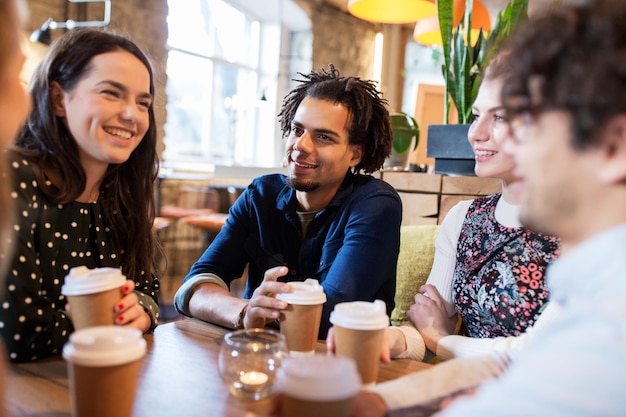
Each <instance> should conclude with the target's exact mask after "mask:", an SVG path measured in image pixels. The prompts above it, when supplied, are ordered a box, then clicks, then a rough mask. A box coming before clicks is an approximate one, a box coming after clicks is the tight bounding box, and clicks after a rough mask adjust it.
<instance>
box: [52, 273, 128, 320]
mask: <svg viewBox="0 0 626 417" xmlns="http://www.w3.org/2000/svg"><path fill="white" fill-rule="evenodd" d="M124 282H126V277H125V276H124V275H123V274H122V272H121V271H120V270H119V269H116V268H95V269H88V268H86V267H84V266H79V267H76V268H72V269H71V270H70V273H69V274H67V276H66V277H65V282H64V283H63V287H62V288H61V292H62V293H63V295H65V297H67V301H68V302H69V304H70V316H71V317H72V323H73V324H74V329H76V330H80V329H84V328H87V327H92V326H109V325H113V324H115V304H116V303H118V302H119V300H120V299H121V297H122V295H121V292H120V288H121V287H122V285H124Z"/></svg>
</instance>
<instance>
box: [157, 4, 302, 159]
mask: <svg viewBox="0 0 626 417" xmlns="http://www.w3.org/2000/svg"><path fill="white" fill-rule="evenodd" d="M285 1H290V0H274V1H268V2H265V1H264V2H253V3H263V7H264V9H266V11H267V9H268V8H270V9H271V4H272V3H275V4H276V9H277V10H278V9H279V7H278V6H280V5H282V4H283V3H284V2H285ZM234 2H235V0H231V1H230V2H228V1H226V0H169V1H168V6H169V14H168V28H169V35H168V48H169V54H168V60H167V97H168V100H167V102H168V103H167V121H166V124H165V139H164V142H165V151H164V154H163V157H164V159H165V162H166V165H168V166H172V167H175V166H176V165H180V164H184V165H185V166H188V164H189V163H194V162H195V163H198V164H200V165H202V164H213V165H226V166H230V165H240V166H258V167H273V166H278V165H279V164H280V160H277V159H278V157H279V155H280V154H282V149H280V150H277V148H279V147H281V146H282V145H281V142H282V141H281V138H280V129H279V127H278V122H277V117H276V114H277V112H278V109H279V107H278V106H277V103H278V105H279V104H280V102H281V100H282V97H283V95H284V94H281V91H279V90H280V85H281V84H284V83H281V79H282V78H284V77H287V78H288V79H290V78H293V76H291V74H290V73H286V74H282V75H281V74H279V67H280V66H281V58H282V57H284V56H287V57H288V56H290V55H291V54H292V53H291V52H290V51H289V48H290V44H291V43H292V42H291V41H290V40H291V39H298V38H299V37H301V33H299V32H298V31H293V32H290V31H289V30H287V31H286V33H287V36H285V34H284V33H285V29H284V27H283V26H281V24H280V19H277V18H273V19H272V18H268V17H267V16H265V17H264V16H256V15H255V14H254V13H253V12H249V11H244V10H242V9H240V8H238V7H236V4H235V3H234ZM279 2H280V4H279ZM244 3H245V4H248V5H250V3H249V2H242V4H244ZM257 7H258V6H257ZM259 14H260V13H259ZM309 26H310V25H309ZM301 29H302V28H300V30H301ZM285 39H286V40H287V41H286V40H285ZM309 41H310V36H309ZM286 48H287V52H283V51H284V50H285V49H286ZM309 66H310V63H309ZM287 67H288V68H290V70H289V71H288V72H291V65H288V66H287ZM297 70H300V69H299V68H297V69H295V71H297Z"/></svg>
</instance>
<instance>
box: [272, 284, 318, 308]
mask: <svg viewBox="0 0 626 417" xmlns="http://www.w3.org/2000/svg"><path fill="white" fill-rule="evenodd" d="M289 285H291V292H282V293H278V294H276V298H277V299H279V300H282V301H286V302H288V303H289V304H298V305H315V304H323V303H325V302H326V294H325V293H324V288H323V287H322V286H321V285H320V283H319V282H318V281H317V280H316V279H313V278H308V279H307V280H305V281H304V282H298V281H294V282H290V283H289Z"/></svg>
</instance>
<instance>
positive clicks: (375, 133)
mask: <svg viewBox="0 0 626 417" xmlns="http://www.w3.org/2000/svg"><path fill="white" fill-rule="evenodd" d="M328 67H329V69H328V71H327V70H325V69H324V68H322V69H321V70H320V71H312V72H311V73H309V74H307V75H305V74H302V73H298V74H299V75H301V76H302V77H304V79H303V80H296V79H294V80H293V81H296V82H299V83H300V85H298V86H297V87H296V88H294V89H293V90H292V91H291V92H290V93H289V94H287V96H286V97H285V99H284V100H283V105H282V108H281V111H280V113H278V117H279V123H280V126H281V130H282V134H283V138H284V137H287V136H288V135H289V132H290V130H291V122H292V121H293V118H294V116H295V114H296V110H297V109H298V107H299V106H300V103H301V102H302V100H304V98H305V97H311V98H315V99H318V100H327V101H330V102H332V103H334V104H341V105H342V106H344V107H345V108H347V109H348V112H349V114H350V119H349V123H350V126H349V128H348V141H349V143H350V144H351V145H359V146H361V147H362V148H363V158H362V159H361V162H359V164H358V165H357V166H355V167H354V172H355V173H356V172H359V171H361V170H362V171H364V172H365V173H366V174H367V173H371V172H374V171H377V170H378V169H380V168H381V167H382V165H383V163H384V162H385V159H386V158H387V157H388V156H389V155H390V154H391V146H392V143H393V133H392V131H391V122H390V118H389V111H388V110H387V100H385V99H384V98H382V94H381V93H380V92H379V91H378V90H377V89H376V85H375V84H374V82H373V81H366V80H361V79H360V78H357V77H342V76H340V75H339V70H337V69H336V68H335V66H334V65H333V64H329V66H328Z"/></svg>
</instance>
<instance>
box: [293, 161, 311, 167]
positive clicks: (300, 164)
mask: <svg viewBox="0 0 626 417" xmlns="http://www.w3.org/2000/svg"><path fill="white" fill-rule="evenodd" d="M294 162H295V161H294ZM295 164H296V165H298V166H299V167H303V168H315V165H307V164H302V163H300V162H295Z"/></svg>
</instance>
